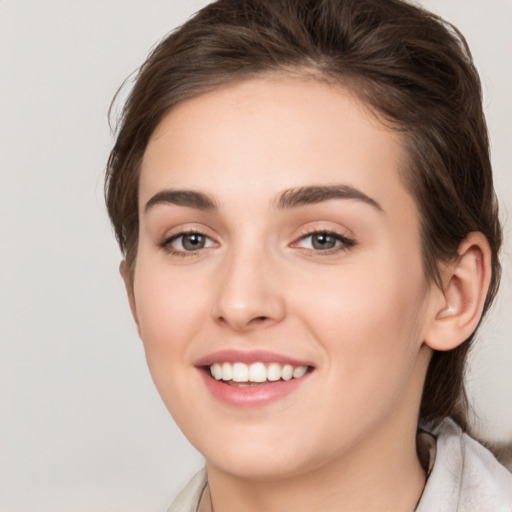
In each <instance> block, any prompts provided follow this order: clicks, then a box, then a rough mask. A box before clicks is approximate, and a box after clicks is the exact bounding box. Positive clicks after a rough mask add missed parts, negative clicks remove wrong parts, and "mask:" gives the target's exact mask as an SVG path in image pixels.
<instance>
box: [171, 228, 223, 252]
mask: <svg viewBox="0 0 512 512" xmlns="http://www.w3.org/2000/svg"><path fill="white" fill-rule="evenodd" d="M213 245H215V244H214V241H213V240H212V239H211V238H209V237H207V236H206V235H204V234H203V233H198V232H195V231H194V232H190V233H178V234H177V235H173V236H172V237H170V238H168V239H167V240H165V241H164V242H163V244H162V246H163V247H164V249H166V250H168V251H169V252H171V253H174V254H176V253H180V254H183V255H184V256H185V255H186V254H185V253H187V252H188V253H194V252H195V251H199V250H201V249H205V248H208V247H212V246H213Z"/></svg>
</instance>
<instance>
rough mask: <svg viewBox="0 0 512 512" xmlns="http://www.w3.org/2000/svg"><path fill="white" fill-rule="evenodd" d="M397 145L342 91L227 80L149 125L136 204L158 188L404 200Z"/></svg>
mask: <svg viewBox="0 0 512 512" xmlns="http://www.w3.org/2000/svg"><path fill="white" fill-rule="evenodd" d="M403 147H404V145H403V143H402V140H401V137H400V135H399V134H398V133H397V132H395V131H393V130H391V129H390V128H388V127H386V126H385V125H384V124H383V123H382V122H380V120H379V119H378V116H377V115H375V114H374V113H373V112H371V111H370V110H369V109H368V108H367V107H366V106H364V105H363V104H362V103H361V102H360V101H359V100H358V99H357V98H356V97H355V96H354V95H353V94H352V93H351V92H350V91H348V90H347V89H345V88H343V87H341V86H339V85H332V84H328V83H325V82H321V81H317V80H312V79H309V80H308V79H299V78H282V77H281V78H276V77H269V78H259V79H252V80H246V81H242V82H238V83H232V84H229V85H226V86H223V87H221V88H219V89H217V90H215V91H213V92H209V93H206V94H203V95H200V96H197V97H195V98H192V99H190V100H187V101H185V102H182V103H180V104H179V105H177V106H176V107H175V108H174V109H173V110H171V111H170V113H168V114H167V116H166V117H165V118H164V119H163V121H162V122H161V123H160V125H159V126H158V127H157V128H156V130H155V131H154V133H153V135H152V137H151V139H150V141H149V144H148V147H147V149H146V152H145V155H144V159H143V163H142V170H141V181H140V199H141V204H142V203H144V201H147V200H148V199H149V197H151V195H153V194H155V193H157V192H158V191H159V189H162V188H187V189H198V190H206V189H208V190H210V191H212V192H214V193H215V194H218V195H220V196H221V197H220V199H222V196H226V197H228V195H229V194H231V195H233V194H239V195H240V194H243V195H245V196H247V195H250V196H251V197H252V198H253V199H256V198H259V197H263V196H265V195H266V196H269V195H270V194H276V193H278V192H279V191H281V190H284V189H288V188H292V187H297V186H305V185H323V184H343V185H348V186H352V187H356V188H359V189H363V191H364V192H365V193H366V194H368V195H370V196H372V195H374V196H378V197H380V198H387V199H386V200H393V198H396V196H397V194H398V195H399V194H400V193H401V194H406V195H408V194H407V193H406V191H405V189H404V187H403V184H402V182H401V179H400V169H401V167H402V162H403V161H404V160H405V158H404V154H403V153H404V151H403ZM409 199H410V198H409ZM379 202H380V201H379Z"/></svg>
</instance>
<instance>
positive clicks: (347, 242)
mask: <svg viewBox="0 0 512 512" xmlns="http://www.w3.org/2000/svg"><path fill="white" fill-rule="evenodd" d="M315 235H325V236H328V237H332V238H334V240H335V241H336V242H339V244H338V245H335V246H334V247H332V248H330V249H325V250H315V249H309V248H307V249H305V248H302V249H303V250H304V251H308V252H309V251H312V252H314V253H315V255H319V256H329V255H332V254H336V253H339V252H343V251H347V250H348V249H350V248H351V247H354V246H355V245H356V242H355V240H353V239H351V238H348V237H347V236H345V235H342V234H341V233H338V232H336V231H329V230H322V229H318V230H313V231H307V232H305V233H303V234H302V235H301V236H300V237H299V238H298V239H297V242H293V244H292V247H294V246H297V244H298V243H299V242H300V241H303V240H306V239H308V238H312V237H313V236H315Z"/></svg>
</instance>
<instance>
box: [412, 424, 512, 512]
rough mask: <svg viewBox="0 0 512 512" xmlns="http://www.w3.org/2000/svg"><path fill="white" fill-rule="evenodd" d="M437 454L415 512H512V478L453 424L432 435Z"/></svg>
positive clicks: (493, 458) (442, 425) (442, 426)
mask: <svg viewBox="0 0 512 512" xmlns="http://www.w3.org/2000/svg"><path fill="white" fill-rule="evenodd" d="M432 434H433V435H434V436H435V437H436V454H435V461H434V465H433V467H432V471H431V473H430V475H429V477H428V480H427V484H426V486H425V490H424V492H423V496H422V498H421V500H420V503H419V505H418V507H417V509H416V510H417V512H430V511H432V510H436V511H438V512H444V511H446V512H448V511H449V512H453V511H460V512H477V511H483V510H492V511H493V512H512V474H511V473H510V472H509V471H508V470H507V469H505V467H503V466H502V465H501V464H500V463H499V462H498V461H497V460H496V459H495V457H494V456H493V455H492V453H491V452H490V451H489V450H487V448H485V447H484V446H482V445H481V444H480V443H478V442H477V441H475V440H474V439H473V438H471V437H470V436H468V435H466V434H464V433H463V432H462V430H461V429H460V427H459V426H458V425H456V424H455V423H454V422H453V421H452V420H450V419H446V420H444V421H443V422H442V423H441V424H440V425H439V426H438V427H437V428H436V429H434V430H433V431H432Z"/></svg>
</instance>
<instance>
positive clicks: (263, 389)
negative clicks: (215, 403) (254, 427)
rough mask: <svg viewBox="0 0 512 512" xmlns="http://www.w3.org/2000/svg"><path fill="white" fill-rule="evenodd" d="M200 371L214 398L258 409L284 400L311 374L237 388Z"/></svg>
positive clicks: (230, 403)
mask: <svg viewBox="0 0 512 512" xmlns="http://www.w3.org/2000/svg"><path fill="white" fill-rule="evenodd" d="M200 371H201V374H202V377H203V379H204V382H205V384H206V387H207V388H208V390H209V391H210V393H211V394H212V395H213V396H214V397H215V398H217V399H218V400H220V401H221V402H224V403H227V404H229V405H235V406H237V407H258V406H262V405H266V404H268V403H271V402H274V401H276V400H279V399H281V398H284V397H285V396H287V395H289V394H290V393H292V392H293V391H295V390H296V389H297V388H298V387H300V386H301V385H302V384H303V383H304V382H305V381H306V380H307V379H308V377H309V375H310V374H311V372H307V373H306V374H305V375H304V376H303V377H300V378H298V379H290V380H286V381H285V380H278V381H275V382H265V383H262V384H258V385H249V386H237V385H231V384H226V383H225V382H224V381H222V380H216V379H214V378H212V377H211V376H210V375H209V373H208V372H207V371H205V370H204V369H201V370H200Z"/></svg>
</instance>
